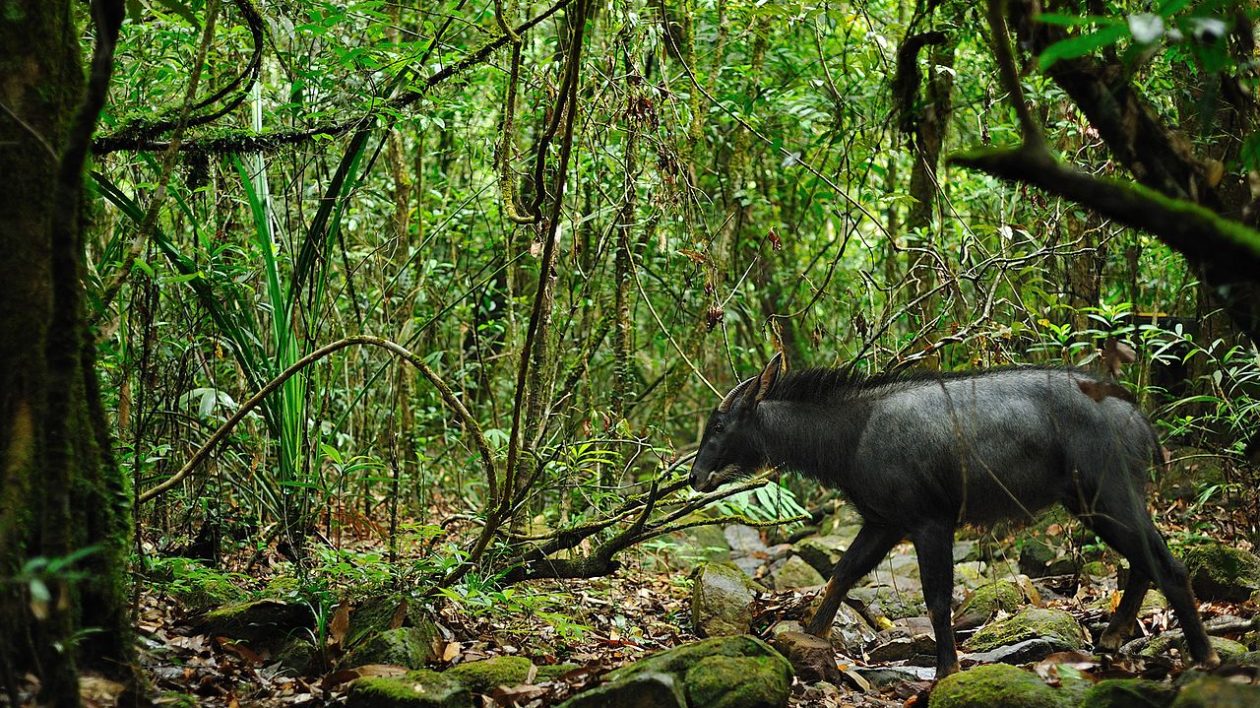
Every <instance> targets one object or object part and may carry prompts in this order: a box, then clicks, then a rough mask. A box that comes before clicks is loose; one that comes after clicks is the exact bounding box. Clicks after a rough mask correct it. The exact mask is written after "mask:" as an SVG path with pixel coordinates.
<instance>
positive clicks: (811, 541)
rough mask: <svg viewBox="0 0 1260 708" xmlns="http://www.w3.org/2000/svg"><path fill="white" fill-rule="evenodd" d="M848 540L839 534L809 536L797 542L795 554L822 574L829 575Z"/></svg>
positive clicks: (845, 547) (846, 546)
mask: <svg viewBox="0 0 1260 708" xmlns="http://www.w3.org/2000/svg"><path fill="white" fill-rule="evenodd" d="M850 540H851V539H844V538H841V537H839V536H811V537H809V538H806V539H804V540H801V541H798V542H797V544H796V555H798V556H800V557H801V558H802V559H803V560H804V561H805V562H806V563H809V564H810V566H812V567H813V569H814V570H816V571H818V572H819V573H820V574H822V575H823V576H829V575H831V571H832V570H833V569H835V567H836V563H839V562H840V557H841V556H843V555H844V551H845V550H846V549H847V548H848V547H849V541H850Z"/></svg>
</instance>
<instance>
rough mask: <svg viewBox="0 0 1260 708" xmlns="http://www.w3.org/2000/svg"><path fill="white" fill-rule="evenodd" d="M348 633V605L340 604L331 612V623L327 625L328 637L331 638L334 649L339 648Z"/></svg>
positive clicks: (345, 603) (346, 603)
mask: <svg viewBox="0 0 1260 708" xmlns="http://www.w3.org/2000/svg"><path fill="white" fill-rule="evenodd" d="M349 631H350V603H348V602H342V603H341V604H340V605H337V609H336V611H334V612H333V616H332V622H329V623H328V636H329V637H331V638H332V645H333V646H334V647H339V646H341V644H342V642H344V641H345V639H346V633H347V632H349Z"/></svg>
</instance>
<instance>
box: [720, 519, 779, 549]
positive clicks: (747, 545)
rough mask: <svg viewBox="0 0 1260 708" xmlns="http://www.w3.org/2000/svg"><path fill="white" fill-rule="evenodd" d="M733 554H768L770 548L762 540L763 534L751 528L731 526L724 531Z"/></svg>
mask: <svg viewBox="0 0 1260 708" xmlns="http://www.w3.org/2000/svg"><path fill="white" fill-rule="evenodd" d="M723 533H724V534H725V536H726V543H727V544H728V545H729V546H730V547H731V551H732V554H742V555H749V554H752V553H763V554H764V553H766V551H768V550H769V548H768V547H767V546H766V544H765V542H764V541H762V540H761V532H760V531H758V530H757V529H755V528H753V527H751V526H745V525H743V524H731V525H729V526H727V527H726V528H725V529H723Z"/></svg>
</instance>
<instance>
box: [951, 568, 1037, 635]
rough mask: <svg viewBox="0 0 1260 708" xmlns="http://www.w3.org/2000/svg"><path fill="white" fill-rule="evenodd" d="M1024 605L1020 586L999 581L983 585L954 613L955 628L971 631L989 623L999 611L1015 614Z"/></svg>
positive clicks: (1006, 581)
mask: <svg viewBox="0 0 1260 708" xmlns="http://www.w3.org/2000/svg"><path fill="white" fill-rule="evenodd" d="M1023 604H1024V594H1023V593H1022V592H1020V590H1019V586H1018V585H1016V584H1015V583H1012V582H1011V581H1009V580H997V581H994V582H992V583H988V584H986V585H981V586H980V587H978V588H976V589H975V590H973V591H972V592H971V594H970V595H968V596H967V599H965V600H963V603H962V604H961V605H959V606H958V611H957V612H955V613H954V626H955V627H956V628H958V629H971V628H973V627H979V626H980V625H982V624H984V623H985V622H988V621H989V619H990V618H992V617H993V615H995V614H997V613H998V610H1001V611H1003V612H1011V613H1013V612H1015V611H1016V610H1018V609H1019V608H1020V606H1021V605H1023Z"/></svg>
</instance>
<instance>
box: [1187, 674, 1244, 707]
mask: <svg viewBox="0 0 1260 708" xmlns="http://www.w3.org/2000/svg"><path fill="white" fill-rule="evenodd" d="M1252 706H1260V686H1249V685H1246V684H1242V683H1235V682H1233V681H1230V680H1229V679H1227V678H1223V677H1220V676H1204V677H1202V678H1200V679H1196V680H1194V681H1191V682H1190V683H1188V684H1186V685H1185V686H1182V687H1181V691H1179V692H1178V693H1177V700H1175V701H1173V703H1172V708H1251V707H1252Z"/></svg>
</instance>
